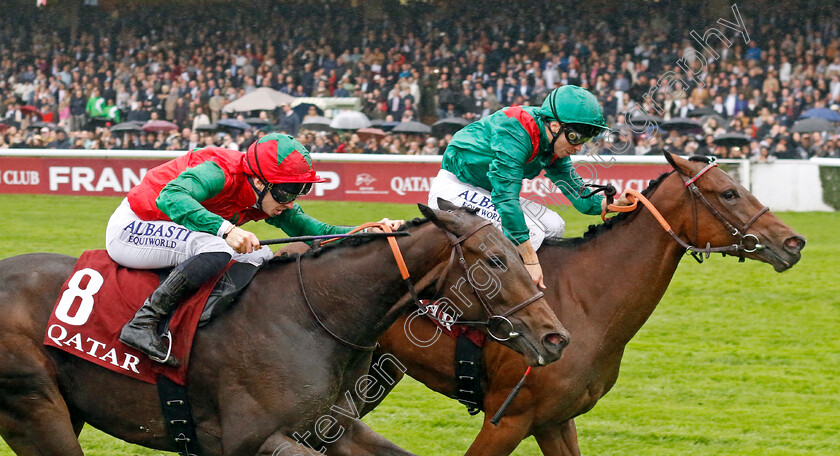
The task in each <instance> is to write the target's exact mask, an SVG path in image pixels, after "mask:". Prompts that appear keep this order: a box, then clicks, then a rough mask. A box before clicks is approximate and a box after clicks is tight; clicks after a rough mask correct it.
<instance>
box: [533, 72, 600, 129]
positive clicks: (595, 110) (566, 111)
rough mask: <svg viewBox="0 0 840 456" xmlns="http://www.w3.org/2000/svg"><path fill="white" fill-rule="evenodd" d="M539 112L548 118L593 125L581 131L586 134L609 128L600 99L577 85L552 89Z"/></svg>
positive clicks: (567, 122)
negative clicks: (585, 130)
mask: <svg viewBox="0 0 840 456" xmlns="http://www.w3.org/2000/svg"><path fill="white" fill-rule="evenodd" d="M539 112H540V115H542V116H543V117H544V118H545V119H548V120H556V121H558V122H561V123H564V124H577V125H588V126H589V127H592V128H589V129H588V130H589V131H587V132H581V133H584V134H586V136H597V135H598V133H600V132H601V131H603V130H607V129H608V128H607V123H606V122H605V121H604V111H603V110H602V109H601V104H600V103H598V99H597V98H595V95H592V94H591V93H590V92H589V91H588V90H586V89H584V88H582V87H578V86H575V85H565V86H563V87H559V88H556V89H554V90H552V91H551V93H549V94H548V96H547V97H545V101H543V104H542V106H541V107H540V111H539Z"/></svg>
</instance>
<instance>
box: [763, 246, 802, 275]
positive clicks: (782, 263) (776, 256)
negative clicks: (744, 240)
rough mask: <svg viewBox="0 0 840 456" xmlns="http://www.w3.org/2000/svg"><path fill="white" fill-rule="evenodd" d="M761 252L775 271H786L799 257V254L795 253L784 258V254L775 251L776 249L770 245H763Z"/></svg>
mask: <svg viewBox="0 0 840 456" xmlns="http://www.w3.org/2000/svg"><path fill="white" fill-rule="evenodd" d="M762 252H763V253H764V255H763V256H764V260H765V261H766V262H767V263H769V264H770V265H771V266H773V269H774V270H775V271H776V272H785V271H787V270H788V269H790V268H792V267H793V265H795V264H796V263H798V262H799V259H800V258H801V256H800V255H799V254H796V255H795V256H794V255H790V258H789V259H786V258H785V256H783V255H782V254H780V253H778V252H776V250H774V249H773V248H771V247H765V248H764V250H762Z"/></svg>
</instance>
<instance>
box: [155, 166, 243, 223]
mask: <svg viewBox="0 0 840 456" xmlns="http://www.w3.org/2000/svg"><path fill="white" fill-rule="evenodd" d="M224 187H225V173H224V172H223V171H222V169H221V168H220V167H219V165H217V164H216V163H213V162H211V161H206V162H204V163H201V164H200V165H198V166H195V167H193V168H190V169H187V170H185V171H183V172H182V173H181V174H179V175H178V177H176V178H175V179H172V181H170V182H169V183H168V184H166V186H165V187H163V189H162V190H161V191H160V195H158V197H157V199H156V200H155V204H156V205H157V207H158V209H160V211H161V212H163V213H164V214H166V216H167V217H169V219H170V220H172V221H173V222H175V223H177V224H179V225H183V226H185V227H186V228H188V229H190V230H191V231H200V232H203V233H209V234H214V235H217V236H222V235H223V234H225V233H224V232H225V231H226V230H228V229H229V228H230V226H229V225H230V223H229V222H227V223H226V221H225V219H224V218H222V217H221V216H219V215H216V214H214V213H212V212H210V211H208V210H207V209H206V208H205V207H204V206H202V205H201V202H202V201H205V200H207V199H210V198H212V197H214V196H216V195H218V194H219V193H220V192H221V191H222V190H223V189H224Z"/></svg>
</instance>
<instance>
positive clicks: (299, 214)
mask: <svg viewBox="0 0 840 456" xmlns="http://www.w3.org/2000/svg"><path fill="white" fill-rule="evenodd" d="M265 221H266V223H268V224H269V225H272V226H275V227H277V228H280V229H281V230H283V232H284V233H286V234H287V235H288V236H292V237H294V236H320V235H324V234H344V233H347V232H348V231H350V230H351V229H353V227H348V226H335V225H330V224H329V223H324V222H321V221H319V220H316V219H315V218H313V217H310V216H309V215H306V213H304V212H303V209H301V207H300V205H299V204H297V203H295V205H294V206H293V207H292V208H291V209H286V210H284V211H283V212H281V213H280V215H275V216H274V217H269V218H267V219H265Z"/></svg>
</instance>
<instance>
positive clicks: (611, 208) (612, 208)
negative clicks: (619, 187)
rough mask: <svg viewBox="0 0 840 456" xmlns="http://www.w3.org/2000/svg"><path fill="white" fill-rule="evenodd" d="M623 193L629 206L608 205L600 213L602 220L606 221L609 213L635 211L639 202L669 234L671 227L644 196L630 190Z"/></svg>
mask: <svg viewBox="0 0 840 456" xmlns="http://www.w3.org/2000/svg"><path fill="white" fill-rule="evenodd" d="M624 193H625V194H626V195H627V199H628V200H630V202H631V204H630V205H629V206H616V205H615V204H610V205H608V206H607V208H606V209H604V211H603V212H601V219H602V220H606V219H607V214H608V213H610V212H633V211H635V210H636V208H637V207H638V205H639V202H640V201H641V203H642V204H643V205H644V206H645V207H646V208H648V210H649V211H650V213H651V214H653V216H654V217H655V218H656V221H658V222H659V224H660V225H662V228H664V229H665V231H668V232H671V225H669V224H668V222H666V221H665V218H664V217H662V214H660V213H659V211H658V210H656V207H654V206H653V203H651V202H650V200H648V199H647V198H645V196H644V195H642V194H641V193H640V192H638V191H636V190H632V189H628V190H625V192H624Z"/></svg>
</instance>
